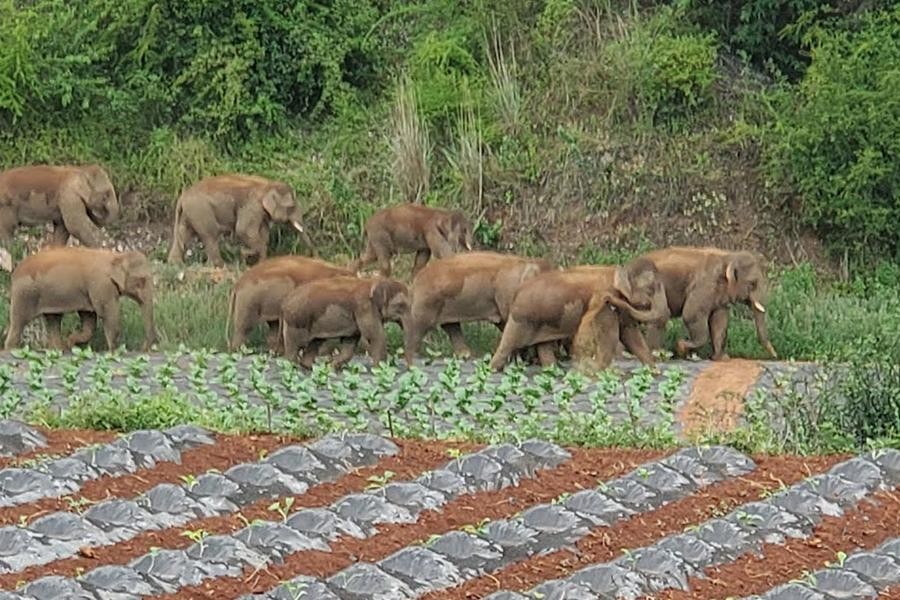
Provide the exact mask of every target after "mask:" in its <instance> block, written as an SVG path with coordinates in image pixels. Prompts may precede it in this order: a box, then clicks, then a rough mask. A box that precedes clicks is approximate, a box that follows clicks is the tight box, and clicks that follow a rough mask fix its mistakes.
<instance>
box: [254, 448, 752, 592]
mask: <svg viewBox="0 0 900 600" xmlns="http://www.w3.org/2000/svg"><path fill="white" fill-rule="evenodd" d="M754 468H755V465H754V463H753V461H752V460H751V459H749V458H748V457H746V456H744V455H742V454H740V453H738V452H736V451H734V450H732V449H730V448H724V447H714V448H708V449H699V448H688V449H684V450H681V451H679V452H677V453H675V454H673V455H671V456H668V457H666V458H664V459H660V460H657V461H652V462H649V463H646V464H644V465H641V466H639V467H638V468H636V469H634V470H633V471H631V472H630V473H629V474H627V475H625V476H623V477H620V478H617V479H613V480H611V481H609V482H606V483H603V484H601V485H600V487H599V488H597V489H586V490H582V491H578V492H576V493H574V494H572V495H568V494H564V495H563V496H562V497H560V498H559V499H558V501H557V502H554V503H549V504H540V505H537V506H533V507H531V508H528V509H526V510H525V511H524V512H521V513H520V514H519V515H517V516H515V517H513V518H510V519H502V520H496V521H492V522H489V523H485V524H483V525H481V526H480V527H471V528H467V529H464V530H458V531H452V532H449V533H445V534H443V535H439V536H435V537H433V538H432V539H430V540H428V541H427V542H425V543H424V544H421V545H414V546H407V547H405V548H402V549H401V550H399V551H397V552H395V553H393V554H391V555H390V556H388V557H387V558H385V559H383V560H381V561H379V562H377V563H366V562H358V563H356V564H353V565H351V566H349V567H347V568H346V569H344V570H342V571H340V572H338V573H336V574H335V575H333V576H332V577H330V578H328V579H327V580H323V579H315V578H311V577H299V578H296V579H293V580H291V581H288V582H286V583H284V584H282V585H281V586H279V587H278V588H276V589H274V590H272V591H271V592H268V593H266V594H259V595H255V596H247V597H246V598H245V600H284V599H287V598H290V599H292V600H313V599H322V600H337V599H351V600H369V599H382V598H383V599H389V598H390V599H408V598H419V597H422V596H424V595H426V594H428V593H431V592H434V591H436V590H441V589H446V588H450V587H454V586H457V585H459V584H461V583H462V582H464V581H465V580H467V579H471V578H475V577H480V576H483V575H485V574H486V573H490V572H492V571H496V570H498V569H501V568H503V567H504V566H507V565H509V564H511V563H513V562H515V561H517V560H520V559H522V558H524V557H528V556H532V555H535V554H540V553H545V552H548V551H552V550H554V549H557V548H560V547H562V546H567V545H570V544H573V543H574V542H575V541H577V540H578V539H579V538H581V537H582V536H584V535H586V534H587V533H588V531H590V530H591V529H592V528H594V527H598V526H609V525H611V524H613V523H615V522H616V521H618V520H620V519H624V518H627V517H628V516H631V515H634V514H637V513H640V512H644V511H648V510H652V509H654V508H658V507H659V506H662V505H665V504H667V503H669V502H672V501H674V500H677V499H679V498H682V497H685V496H688V495H690V494H692V493H694V492H695V491H697V490H698V489H700V488H702V487H705V486H708V485H712V484H714V483H716V482H719V481H722V480H724V479H726V478H730V477H736V476H740V475H743V474H746V473H748V472H750V471H752V470H753V469H754Z"/></svg>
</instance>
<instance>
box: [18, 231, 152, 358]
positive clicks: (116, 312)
mask: <svg viewBox="0 0 900 600" xmlns="http://www.w3.org/2000/svg"><path fill="white" fill-rule="evenodd" d="M121 296H127V297H129V298H131V299H132V300H134V301H135V302H137V303H138V304H139V305H140V306H141V312H142V313H143V317H144V349H145V350H146V349H149V347H150V346H151V345H153V344H154V343H155V342H156V329H155V327H154V324H153V272H152V271H151V268H150V261H148V260H147V258H146V257H145V256H144V255H143V254H141V253H140V252H122V253H120V252H113V251H111V250H100V249H89V248H78V247H73V248H65V247H51V248H47V249H45V250H42V251H40V252H37V253H36V254H32V255H31V256H29V257H28V258H26V259H25V260H23V261H22V262H21V263H19V265H18V266H17V267H16V269H15V271H13V274H12V282H11V284H10V291H9V300H10V306H9V332H8V333H7V335H6V344H5V348H6V349H7V350H9V349H11V348H16V347H18V346H19V345H20V344H21V343H22V330H23V329H24V328H25V325H27V324H28V322H29V321H31V320H32V319H34V318H35V317H38V316H43V317H44V321H45V322H46V324H47V334H48V336H49V342H50V345H51V346H52V347H54V348H58V349H66V347H67V346H71V345H74V344H83V343H86V342H88V341H89V340H90V339H91V337H93V335H94V329H95V328H96V326H97V318H98V317H99V318H100V319H101V320H102V321H103V331H104V333H105V334H106V344H107V347H108V348H110V349H113V348H115V347H116V345H117V343H118V339H119V334H120V332H121V330H122V317H121V310H120V308H119V298H120V297H121ZM70 312H77V313H78V316H79V317H80V318H81V331H79V332H77V333H73V334H72V335H71V336H70V337H69V339H68V341H67V343H63V341H62V337H61V335H62V334H61V331H60V324H61V322H62V317H63V315H64V314H65V313H70Z"/></svg>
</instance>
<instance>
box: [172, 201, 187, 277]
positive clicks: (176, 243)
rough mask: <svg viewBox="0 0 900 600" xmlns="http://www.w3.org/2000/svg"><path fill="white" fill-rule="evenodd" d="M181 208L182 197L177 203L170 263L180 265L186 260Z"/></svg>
mask: <svg viewBox="0 0 900 600" xmlns="http://www.w3.org/2000/svg"><path fill="white" fill-rule="evenodd" d="M183 212H184V211H183V209H182V207H181V197H179V198H178V202H176V203H175V219H174V221H173V225H172V247H171V249H170V250H169V262H170V263H174V264H180V263H181V262H182V261H183V260H184V250H185V248H184V237H185V233H186V232H185V231H184V221H183V219H184V216H183Z"/></svg>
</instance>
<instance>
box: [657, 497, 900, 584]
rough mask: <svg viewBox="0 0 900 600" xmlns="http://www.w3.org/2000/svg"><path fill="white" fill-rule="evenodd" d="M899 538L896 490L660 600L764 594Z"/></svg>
mask: <svg viewBox="0 0 900 600" xmlns="http://www.w3.org/2000/svg"><path fill="white" fill-rule="evenodd" d="M870 500H871V501H870ZM897 536H900V490H898V489H895V490H893V491H891V492H881V493H877V494H874V495H873V496H872V497H871V498H869V499H867V500H864V501H863V502H862V503H861V504H860V505H859V506H857V507H856V509H854V510H851V511H848V512H847V513H846V514H845V515H844V516H843V517H826V518H825V519H824V520H823V521H822V522H821V523H820V524H819V526H818V527H816V528H815V529H814V530H813V534H812V536H810V537H809V538H807V539H805V540H794V539H791V540H788V542H787V543H786V544H783V545H775V544H766V545H765V546H763V548H762V553H761V554H759V555H755V554H747V555H744V556H742V557H740V558H739V559H738V560H736V561H734V562H731V563H728V564H727V565H723V566H721V567H719V568H716V569H710V570H709V571H707V572H706V573H705V574H706V576H707V577H708V579H699V578H696V579H691V580H690V582H689V586H690V591H689V592H682V591H674V590H671V591H668V592H665V593H663V594H659V595H657V596H655V597H656V598H659V599H665V600H700V599H702V598H722V599H724V598H729V597H743V596H750V595H752V594H759V593H762V592H765V591H767V590H769V589H771V588H773V587H775V586H778V585H781V584H784V583H788V582H789V581H792V580H794V579H799V578H801V577H802V576H803V574H804V573H805V572H810V571H816V570H818V569H822V568H824V567H825V566H826V565H827V563H829V562H835V561H836V560H837V556H838V552H845V553H847V554H851V553H853V552H857V551H860V550H871V549H873V548H875V547H876V546H878V545H880V544H881V543H882V542H884V541H886V540H889V539H891V538H895V537H897ZM898 592H900V590H898ZM895 597H900V596H895Z"/></svg>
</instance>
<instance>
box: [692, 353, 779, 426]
mask: <svg viewBox="0 0 900 600" xmlns="http://www.w3.org/2000/svg"><path fill="white" fill-rule="evenodd" d="M761 373H762V365H760V363H758V362H756V361H753V360H742V359H731V360H726V361H716V362H713V363H711V364H710V366H709V367H707V368H706V369H703V371H701V372H700V374H699V375H698V376H697V379H696V380H695V381H694V386H693V387H692V388H691V392H690V395H689V396H688V398H687V399H686V400H685V402H684V404H682V406H681V409H680V410H679V411H678V414H677V415H676V419H677V420H678V422H680V423H681V426H682V432H681V435H682V437H683V438H685V439H697V438H699V437H702V436H703V435H704V434H709V433H722V432H727V431H733V430H734V429H735V428H736V427H737V426H738V424H739V420H740V418H741V415H742V414H743V412H744V397H745V396H746V395H747V392H748V391H749V390H750V387H751V386H752V385H753V384H754V383H756V380H757V379H759V376H760V374H761Z"/></svg>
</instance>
